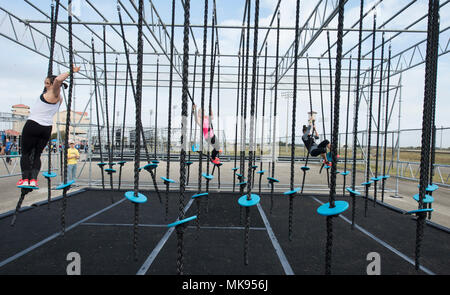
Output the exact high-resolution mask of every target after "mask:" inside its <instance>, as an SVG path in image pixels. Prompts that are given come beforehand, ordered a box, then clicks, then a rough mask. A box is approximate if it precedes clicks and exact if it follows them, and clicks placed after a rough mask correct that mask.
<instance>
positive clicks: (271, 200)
mask: <svg viewBox="0 0 450 295" xmlns="http://www.w3.org/2000/svg"><path fill="white" fill-rule="evenodd" d="M279 57H280V11H278V13H277V45H276V54H275V85H274V87H275V90H274V91H275V93H274V96H275V98H274V104H273V105H274V107H273V130H272V167H271V168H272V171H271V177H272V179H273V178H274V177H275V144H276V138H275V136H276V132H275V130H276V125H277V124H276V123H277V102H278V67H279V66H278V59H279ZM273 190H274V182H273V181H270V214H272V209H273Z"/></svg>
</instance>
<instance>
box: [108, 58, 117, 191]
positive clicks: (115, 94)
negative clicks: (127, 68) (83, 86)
mask: <svg viewBox="0 0 450 295" xmlns="http://www.w3.org/2000/svg"><path fill="white" fill-rule="evenodd" d="M116 99H117V56H116V60H115V69H114V101H113V112H112V114H113V123H112V130H111V160H110V162H109V165H110V168H111V169H112V165H114V164H113V163H111V162H112V161H114V146H115V140H114V137H115V136H114V135H115V134H114V128H115V124H116ZM111 189H113V179H112V174H111Z"/></svg>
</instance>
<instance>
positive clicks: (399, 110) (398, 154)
mask: <svg viewBox="0 0 450 295" xmlns="http://www.w3.org/2000/svg"><path fill="white" fill-rule="evenodd" d="M402 75H403V74H402V72H400V78H399V81H398V83H399V87H400V96H399V99H398V127H397V128H398V130H397V174H396V180H395V197H399V190H398V186H399V183H398V178H399V175H398V172H399V161H400V132H401V130H400V122H401V110H402V88H403V86H402Z"/></svg>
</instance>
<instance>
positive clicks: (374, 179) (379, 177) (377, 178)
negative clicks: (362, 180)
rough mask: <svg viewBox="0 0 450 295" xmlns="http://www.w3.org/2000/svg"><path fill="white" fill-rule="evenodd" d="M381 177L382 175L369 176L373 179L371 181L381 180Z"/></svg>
mask: <svg viewBox="0 0 450 295" xmlns="http://www.w3.org/2000/svg"><path fill="white" fill-rule="evenodd" d="M381 179H383V177H382V176H378V177H371V178H370V180H373V181H379V180H381Z"/></svg>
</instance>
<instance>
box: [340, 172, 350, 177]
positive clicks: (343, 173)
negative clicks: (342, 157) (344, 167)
mask: <svg viewBox="0 0 450 295" xmlns="http://www.w3.org/2000/svg"><path fill="white" fill-rule="evenodd" d="M349 173H350V172H349V171H344V172H341V175H344V176H345V175H348V174H349Z"/></svg>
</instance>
